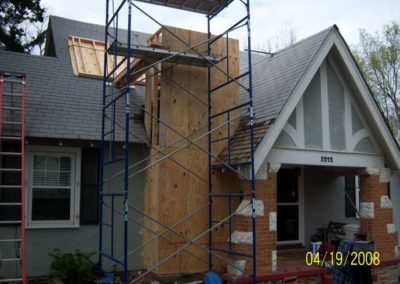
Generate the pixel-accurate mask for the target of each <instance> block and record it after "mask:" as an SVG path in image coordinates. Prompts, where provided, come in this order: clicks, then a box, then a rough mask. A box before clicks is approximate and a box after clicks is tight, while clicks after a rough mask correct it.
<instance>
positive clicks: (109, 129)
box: [99, 0, 257, 284]
mask: <svg viewBox="0 0 400 284" xmlns="http://www.w3.org/2000/svg"><path fill="white" fill-rule="evenodd" d="M137 1H138V2H146V3H150V4H156V5H164V6H169V7H172V8H177V9H182V10H187V11H192V12H198V13H202V14H205V15H206V17H207V33H208V37H207V40H206V41H204V42H201V43H198V44H195V45H189V44H187V43H185V42H183V43H184V44H185V45H186V46H187V48H185V49H184V50H181V51H178V52H175V53H171V54H169V55H168V54H167V55H166V56H164V57H162V58H161V57H160V60H158V61H156V62H153V63H152V64H150V65H149V66H147V67H144V68H141V69H140V70H138V71H132V70H131V64H132V62H131V58H132V57H135V54H138V51H139V52H143V48H142V49H141V47H140V46H138V45H133V44H132V39H131V37H132V31H133V30H132V9H137V10H138V11H140V12H142V13H143V14H144V15H146V16H147V17H149V18H150V19H151V20H153V21H154V22H155V23H157V24H159V25H160V26H161V27H164V26H163V25H162V24H161V23H159V22H158V21H157V20H156V19H155V18H154V17H152V16H151V15H150V14H149V13H146V12H145V11H144V10H143V9H142V8H140V7H139V6H137V5H136V4H135V3H134V2H135V1H134V0H121V2H120V4H119V5H118V6H117V8H116V9H115V7H114V0H106V22H105V37H104V42H105V49H106V51H105V55H104V65H103V66H104V77H103V104H102V130H101V150H100V175H99V176H100V194H99V216H100V218H99V219H100V221H99V222H100V225H99V268H100V270H101V271H105V270H106V268H107V267H105V266H104V260H105V259H107V260H108V261H109V262H111V263H113V264H115V265H117V266H119V267H120V268H121V270H122V272H123V274H122V282H123V283H124V284H127V283H133V282H136V281H139V280H140V279H141V278H142V277H143V276H144V275H146V274H147V273H149V272H151V271H153V270H155V269H157V268H158V267H159V266H161V265H162V264H163V263H165V262H166V261H168V260H169V259H170V258H172V257H173V256H175V255H177V254H178V253H180V252H181V251H186V253H189V254H190V255H191V256H193V257H195V258H197V259H199V260H200V261H203V262H206V263H207V264H208V267H209V270H210V271H212V270H213V257H216V258H218V259H220V260H222V261H223V262H224V263H226V264H229V265H232V266H233V267H234V268H236V269H238V270H241V269H240V268H238V267H236V266H235V264H234V263H232V262H230V261H228V260H226V259H225V258H223V257H221V255H220V254H221V253H222V254H224V255H236V256H243V257H246V258H251V260H252V273H251V274H249V275H250V276H251V277H252V282H253V283H255V282H256V276H257V271H256V214H255V201H256V190H255V177H254V112H253V97H252V62H251V25H250V0H238V1H239V2H241V3H242V4H243V6H244V9H245V16H244V17H243V18H241V19H240V20H239V21H237V22H236V23H235V24H233V25H232V26H231V27H229V28H228V29H227V30H226V31H224V32H222V33H220V34H219V35H217V36H213V32H212V22H213V19H214V18H215V17H217V16H218V15H219V14H220V13H221V12H222V11H223V10H224V9H226V8H227V7H228V6H229V5H230V4H231V3H232V2H235V0H212V1H211V0H205V1H184V0H181V1H180V0H177V1H174V4H169V3H170V2H169V1H166V0H165V1H164V0H137ZM188 3H189V4H188ZM124 11H126V12H127V13H126V16H127V26H126V28H125V29H124V31H123V32H121V30H122V29H121V28H120V17H121V14H122V13H123V12H124ZM243 27H245V28H246V32H247V57H248V66H247V68H246V69H247V70H246V71H244V72H243V73H241V74H240V75H239V76H237V77H235V78H233V77H232V76H230V75H229V64H230V63H229V56H228V55H227V56H225V57H224V58H223V59H222V60H226V66H227V69H226V70H223V69H222V68H221V67H219V66H217V64H218V61H216V60H214V59H213V58H212V56H211V55H212V47H213V43H215V42H216V41H217V40H218V39H221V38H226V47H227V52H229V51H228V47H229V34H230V33H232V32H233V31H235V30H236V29H239V28H243ZM164 28H166V27H164ZM166 29H167V28H166ZM167 31H168V29H167ZM168 32H170V31H168ZM170 33H171V34H173V33H172V32H170ZM125 34H126V36H125V37H124V35H125ZM174 36H175V37H176V39H177V40H180V41H182V40H181V39H180V38H179V37H178V36H176V35H174ZM110 38H111V40H110ZM121 39H122V40H121ZM121 42H124V43H126V45H125V46H124V47H123V48H121ZM201 44H207V46H208V51H207V55H208V56H205V55H203V54H200V53H198V52H197V51H196V50H195V47H197V46H199V45H201ZM186 51H192V52H194V53H196V54H197V55H198V58H196V60H197V61H199V60H201V59H203V61H204V64H205V66H206V67H207V68H208V100H207V102H206V103H204V102H202V101H201V102H200V103H203V104H205V107H207V109H208V120H207V125H205V127H204V128H205V129H207V133H206V134H203V135H201V136H200V137H197V138H196V139H191V138H190V136H189V137H188V136H185V135H183V134H181V133H179V132H178V131H177V130H175V129H174V128H173V127H171V126H169V125H168V124H167V123H165V122H164V121H162V120H161V119H160V118H159V117H155V116H154V115H153V114H152V113H148V112H147V114H148V115H150V116H151V117H152V118H154V119H156V120H157V121H158V122H159V123H161V124H163V125H164V126H166V127H168V128H169V129H171V130H172V131H174V132H175V133H176V134H178V136H179V137H180V139H181V140H179V141H177V142H176V144H177V143H179V142H182V141H184V142H187V144H185V145H184V146H182V147H180V148H178V150H176V151H174V152H172V153H168V154H166V153H165V152H164V151H163V149H161V150H158V149H156V151H157V153H158V154H161V155H162V158H159V159H158V160H157V161H156V162H155V163H152V164H150V165H145V166H144V167H142V168H140V169H139V170H137V171H135V172H134V173H130V170H131V169H132V168H135V167H138V166H139V165H140V164H141V163H144V162H146V161H147V160H149V157H146V158H144V159H143V160H142V161H140V162H137V163H135V164H133V165H130V164H129V145H130V142H131V138H132V136H133V137H136V138H138V139H140V137H138V136H137V135H135V133H131V132H130V123H129V122H130V115H131V114H130V113H131V107H132V105H134V106H135V107H137V108H139V109H141V110H142V111H144V112H145V113H146V109H144V108H143V107H142V106H140V105H137V104H135V103H132V100H131V96H132V94H131V91H132V89H131V87H130V86H131V84H132V82H131V78H132V76H134V75H135V73H138V72H144V71H146V70H148V69H149V68H156V66H157V65H158V64H159V63H161V62H171V61H168V60H171V59H174V58H177V57H179V56H183V55H184V54H185V52H186ZM121 56H122V60H121ZM141 56H143V55H141ZM110 58H112V61H111V62H113V64H112V66H108V65H109V62H110V60H109V59H110ZM184 60H187V59H185V58H184ZM184 60H183V61H184ZM174 63H175V64H179V60H175V61H174ZM186 64H187V63H186ZM122 66H126V74H125V75H124V81H125V82H124V84H123V87H122V88H117V87H116V86H115V85H114V84H113V79H114V77H115V75H116V73H117V70H119V68H120V67H122ZM172 68H173V67H172ZM213 68H217V69H218V70H219V71H221V72H223V73H224V74H225V75H226V82H225V83H223V84H221V85H219V86H217V87H212V85H211V82H212V78H211V76H212V70H213ZM156 70H157V69H156ZM157 73H161V70H157ZM157 73H156V74H157ZM246 79H247V85H246V86H244V85H243V84H242V81H243V80H246ZM172 83H174V84H177V85H179V82H175V81H174V82H172ZM229 84H237V85H238V86H239V87H240V89H241V90H242V92H244V93H245V97H247V101H245V102H241V103H240V105H238V106H235V107H233V108H229V109H226V110H223V111H221V112H219V113H213V111H212V109H213V105H212V96H213V94H214V93H215V92H216V91H217V90H219V89H220V88H223V87H225V86H227V85H229ZM187 93H188V95H191V96H192V97H194V98H196V96H195V94H191V93H190V92H188V91H187ZM121 110H122V111H123V117H122V119H120V120H119V118H118V114H119V112H121ZM237 110H240V111H241V113H240V116H238V115H235V116H232V112H234V111H237ZM221 115H226V116H227V120H226V121H225V122H224V123H222V124H220V125H217V126H215V125H213V120H214V119H215V118H217V117H220V116H221ZM238 118H240V119H243V118H244V119H245V120H246V121H247V127H248V130H249V131H248V133H249V138H250V139H249V140H250V145H249V147H250V157H249V160H248V161H246V162H240V163H238V162H235V161H234V159H233V160H232V159H231V151H230V147H231V145H230V140H231V138H232V137H233V134H234V133H232V131H231V123H232V122H233V121H234V120H236V119H238ZM121 120H122V122H121ZM221 127H227V128H228V135H227V137H226V138H223V139H218V140H215V141H213V139H212V134H213V133H214V132H215V131H216V130H218V129H220V128H221ZM202 129H203V128H201V129H198V130H197V131H200V130H202ZM121 137H122V139H121ZM204 137H208V149H202V147H201V146H199V145H198V144H197V141H199V140H200V139H202V138H204ZM224 139H226V140H227V141H228V149H227V151H228V155H227V156H228V158H227V160H221V159H220V158H219V157H217V156H216V155H214V154H213V147H212V146H213V144H214V143H215V142H219V141H222V140H224ZM119 142H122V144H123V147H122V154H120V153H119V154H118V151H117V147H118V145H119V144H118V143H119ZM142 142H143V143H146V144H148V142H147V141H142ZM148 145H149V144H148ZM188 145H194V146H196V147H198V148H199V149H200V150H201V151H203V152H205V153H207V155H208V180H203V179H202V178H201V177H199V176H198V175H197V174H196V173H195V172H194V171H192V170H191V169H188V168H186V167H185V166H183V165H182V164H180V163H179V162H178V161H176V160H175V159H174V158H173V155H174V154H175V153H176V152H179V151H180V150H182V149H184V148H186V147H187V146H188ZM149 146H150V147H152V145H149ZM171 146H173V145H169V146H168V147H167V148H170V147H171ZM107 147H108V148H107ZM154 149H155V148H154ZM106 150H107V151H106ZM165 159H169V160H171V161H173V162H174V163H176V164H177V165H178V166H180V167H182V168H184V169H185V170H187V171H188V172H189V173H190V174H192V175H193V176H196V177H197V178H199V179H200V180H202V181H203V182H205V183H207V184H208V204H206V205H204V206H203V207H201V208H200V209H198V210H196V211H195V212H193V213H191V214H189V215H188V216H186V217H185V218H183V219H182V220H179V221H178V222H177V223H176V224H174V225H172V226H166V225H164V224H162V223H161V222H159V221H158V220H156V219H154V218H152V217H151V216H148V215H146V213H145V212H143V211H141V210H140V209H138V208H135V207H134V206H131V205H130V204H129V181H130V179H131V178H132V177H134V176H136V175H137V174H139V173H141V172H143V171H145V170H146V169H148V168H150V167H151V166H153V165H154V164H156V163H159V162H161V161H162V160H165ZM213 159H215V160H216V161H218V164H213V162H212V160H213ZM116 164H122V170H121V171H119V172H117V173H112V172H111V169H110V167H111V166H113V165H116ZM239 167H242V168H243V167H247V169H248V172H249V175H248V176H247V175H246V176H245V175H243V174H241V173H240V171H239ZM221 169H230V170H233V171H234V172H236V173H238V174H239V176H240V177H241V178H243V179H247V180H248V181H249V183H250V192H248V193H238V192H231V193H227V194H216V193H214V187H213V175H212V173H213V171H215V170H221ZM107 173H108V176H107ZM115 178H120V179H121V181H122V183H123V188H122V190H120V191H115V189H113V188H111V181H112V180H114V179H115ZM216 198H219V199H221V198H222V199H228V201H227V202H228V203H229V214H228V216H226V217H225V218H223V219H222V220H214V219H213V202H214V199H216ZM234 198H240V199H243V198H249V199H250V206H251V210H252V233H253V235H252V236H253V242H252V253H243V252H240V251H235V250H233V249H232V241H231V239H230V237H229V249H222V248H218V247H216V246H214V244H213V233H212V231H213V230H214V229H215V228H216V226H217V225H221V224H228V225H229V232H230V234H229V236H231V233H232V217H233V216H234V215H235V213H236V212H233V210H232V200H233V199H234ZM121 204H122V208H123V209H122V210H119V209H118V208H117V207H118V206H121ZM207 207H208V213H209V214H208V216H209V219H208V230H207V231H205V232H204V233H202V234H200V235H199V236H197V237H196V238H194V239H189V238H187V237H186V236H184V235H182V234H181V233H179V232H177V231H176V230H175V229H174V227H175V226H177V225H178V224H180V223H182V222H184V221H185V220H187V219H189V218H190V217H192V216H193V215H195V214H197V213H198V212H199V211H201V210H202V209H204V208H207ZM129 210H132V211H133V212H135V213H136V214H138V215H140V216H142V217H144V218H148V219H150V220H151V221H152V222H155V223H157V224H158V225H160V226H161V227H163V228H164V231H163V232H154V231H152V230H151V229H150V228H148V227H145V226H144V225H143V224H141V222H138V221H136V220H135V219H134V218H132V217H131V216H129ZM118 217H119V218H122V222H123V232H122V233H123V253H122V256H121V254H120V253H118V252H116V250H115V247H114V244H115V241H116V240H115V238H116V232H115V219H116V218H118ZM130 221H131V222H133V223H135V224H136V225H138V226H141V227H143V228H144V229H145V230H148V231H150V232H151V233H152V234H154V237H153V238H152V239H150V240H149V241H148V242H146V243H144V244H142V245H140V246H138V247H136V248H134V249H133V250H131V251H129V250H128V240H129V235H128V229H129V222H130ZM107 230H108V231H107ZM166 232H172V233H173V234H175V235H177V236H179V237H181V238H183V239H185V241H186V242H187V244H186V245H184V246H182V247H180V248H179V249H177V250H176V251H175V252H174V253H173V254H171V255H170V256H168V257H166V258H165V259H163V260H161V261H160V262H159V263H158V264H157V265H155V266H153V267H152V268H150V269H149V270H148V271H147V272H145V273H144V274H142V275H141V276H140V277H137V278H136V279H133V280H132V281H130V279H129V275H128V257H129V255H131V254H133V253H135V252H137V251H139V250H140V249H142V248H143V247H144V246H146V245H147V244H148V243H149V242H151V241H152V240H154V239H156V238H163V239H166V240H168V239H167V238H166V237H165V236H164V234H165V233H166ZM119 233H121V232H119ZM105 234H107V237H108V239H106V238H105ZM204 235H208V248H204V247H202V246H200V245H199V244H198V243H197V242H196V241H197V240H198V239H199V238H201V237H203V236H204ZM106 241H107V242H108V241H109V244H108V245H106V244H105V242H106ZM189 245H194V246H197V247H198V248H200V249H202V250H206V251H207V252H208V255H209V257H208V261H205V260H203V259H200V258H199V257H198V256H196V255H195V254H194V253H192V252H190V251H188V250H187V247H188V246H189ZM242 272H243V273H246V272H245V271H242Z"/></svg>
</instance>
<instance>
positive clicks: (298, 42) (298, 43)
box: [273, 24, 339, 55]
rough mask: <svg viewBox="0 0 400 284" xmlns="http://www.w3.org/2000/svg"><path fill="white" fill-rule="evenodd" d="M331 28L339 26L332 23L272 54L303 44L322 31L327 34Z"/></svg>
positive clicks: (336, 28)
mask: <svg viewBox="0 0 400 284" xmlns="http://www.w3.org/2000/svg"><path fill="white" fill-rule="evenodd" d="M333 29H335V30H339V28H338V27H337V26H336V24H334V25H332V26H330V27H328V28H325V29H323V30H322V31H319V32H317V33H315V34H312V35H310V36H308V37H305V38H303V39H301V40H299V41H297V42H295V43H294V44H292V45H290V46H287V47H285V48H282V49H280V50H278V51H276V52H274V53H273V54H274V55H276V54H278V53H281V52H283V51H286V50H288V49H291V48H294V47H297V46H298V45H300V44H303V43H304V42H306V41H308V40H310V39H311V38H314V37H317V36H319V35H321V34H323V33H327V34H328V33H329V32H330V31H332V30H333Z"/></svg>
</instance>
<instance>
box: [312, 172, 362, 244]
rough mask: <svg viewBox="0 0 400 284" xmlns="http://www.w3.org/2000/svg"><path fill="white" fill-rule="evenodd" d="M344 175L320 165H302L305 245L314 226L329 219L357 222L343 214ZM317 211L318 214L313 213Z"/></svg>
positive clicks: (357, 221)
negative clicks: (338, 174)
mask: <svg viewBox="0 0 400 284" xmlns="http://www.w3.org/2000/svg"><path fill="white" fill-rule="evenodd" d="M344 189H345V184H344V177H343V176H337V175H334V174H333V173H332V172H328V171H326V170H323V168H321V167H304V223H305V224H304V225H305V239H304V241H305V245H306V247H308V246H309V243H310V238H311V236H312V235H313V234H314V233H315V232H316V231H315V229H316V228H321V227H326V226H327V225H328V223H329V221H336V222H343V223H354V224H358V223H359V220H358V219H356V218H347V217H346V216H345V192H344ZM315 212H318V214H315Z"/></svg>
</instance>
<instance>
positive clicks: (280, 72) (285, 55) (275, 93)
mask: <svg viewBox="0 0 400 284" xmlns="http://www.w3.org/2000/svg"><path fill="white" fill-rule="evenodd" d="M332 29H335V27H330V28H328V29H325V30H323V31H321V32H319V33H317V34H315V35H313V36H310V37H308V38H306V39H303V40H301V41H299V42H297V43H295V44H293V45H292V46H290V47H287V48H285V49H282V50H280V51H278V52H276V53H274V54H273V55H272V56H265V57H264V59H263V60H261V61H260V60H258V61H255V62H254V64H253V70H252V72H253V98H254V101H253V102H254V103H253V104H254V114H255V117H256V122H257V123H260V122H265V121H273V120H275V119H276V118H277V117H278V115H279V113H280V112H281V110H282V109H283V106H284V104H285V102H286V101H287V99H288V98H289V96H290V95H291V94H292V92H293V90H294V89H295V87H296V85H297V84H298V82H299V80H300V78H301V77H302V75H303V74H304V72H305V71H306V69H307V67H308V65H309V64H310V62H311V61H312V59H313V58H314V56H315V54H316V53H317V51H318V50H319V48H320V47H321V45H322V43H323V42H324V40H325V39H326V38H327V36H328V34H329V33H330V32H331V31H332ZM253 56H254V55H253Z"/></svg>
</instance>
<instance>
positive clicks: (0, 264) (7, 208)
mask: <svg viewBox="0 0 400 284" xmlns="http://www.w3.org/2000/svg"><path fill="white" fill-rule="evenodd" d="M25 83H26V81H25V75H20V74H10V73H0V283H23V284H26V282H27V280H26V253H25V212H24V210H25V202H24V200H25V194H24V145H25V139H24V129H25V125H24V118H25Z"/></svg>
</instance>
